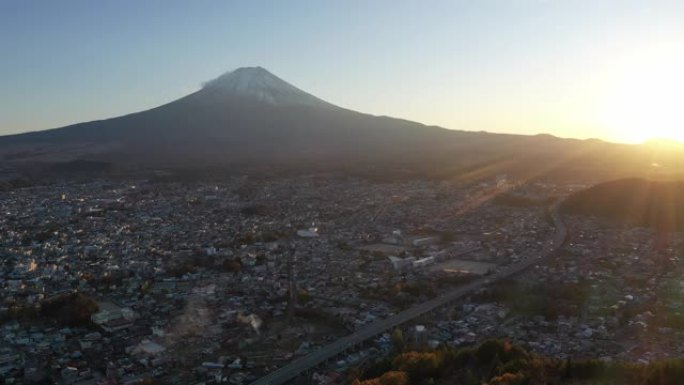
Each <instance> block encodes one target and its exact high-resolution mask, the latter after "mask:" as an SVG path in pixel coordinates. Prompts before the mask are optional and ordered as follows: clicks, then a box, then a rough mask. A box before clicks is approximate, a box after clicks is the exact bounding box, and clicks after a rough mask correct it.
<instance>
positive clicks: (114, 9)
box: [0, 0, 684, 141]
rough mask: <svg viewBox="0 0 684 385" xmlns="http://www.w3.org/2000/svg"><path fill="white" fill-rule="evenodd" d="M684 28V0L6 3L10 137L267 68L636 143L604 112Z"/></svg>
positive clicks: (409, 111) (373, 107) (443, 108)
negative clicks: (240, 70)
mask: <svg viewBox="0 0 684 385" xmlns="http://www.w3.org/2000/svg"><path fill="white" fill-rule="evenodd" d="M682 24H684V2H681V1H646V0H644V1H630V0H614V1H610V0H604V1H601V0H590V1H584V0H565V1H564V0H546V1H544V0H448V1H447V0H445V1H439V0H422V1H417V0H416V1H401V0H373V1H369V0H364V1H360V0H339V1H334V0H329V1H320V0H311V1H297V0H293V1H282V0H279V1H260V0H252V1H205V0H196V1H177V0H149V1H142V0H135V1H132V0H120V1H92V0H87V1H86V0H64V1H38V0H0V52H2V56H1V57H2V60H0V74H2V75H0V134H4V133H14V132H22V131H27V130H37V129H45V128H52V127H59V126H63V125H66V124H70V123H76V122H80V121H87V120H93V119H101V118H107V117H112V116H117V115H121V114H125V113H129V112H134V111H139V110H144V109H147V108H151V107H154V106H157V105H160V104H163V103H166V102H169V101H172V100H174V99H176V98H179V97H181V96H183V95H185V94H187V93H190V92H192V91H194V90H196V89H198V88H199V87H200V85H201V83H202V82H204V81H207V80H210V79H212V78H214V77H216V76H218V75H220V74H222V73H224V72H226V71H229V70H232V69H235V68H238V67H241V66H254V65H260V66H263V67H265V68H267V69H269V70H270V71H271V72H273V73H274V74H276V75H278V76H280V77H281V78H283V79H285V80H287V81H289V82H290V83H292V84H294V85H296V86H298V87H300V88H302V89H304V90H305V91H308V92H310V93H313V94H315V95H317V96H319V97H321V98H323V99H325V100H328V101H330V102H332V103H335V104H338V105H340V106H343V107H347V108H351V109H355V110H359V111H363V112H368V113H373V114H378V115H390V116H397V117H401V118H406V119H411V120H416V121H420V122H423V123H427V124H437V125H441V126H444V127H448V128H455V129H467V130H487V131H494V132H515V133H526V134H535V133H540V132H546V133H552V134H556V135H560V136H573V137H602V138H606V139H611V140H625V141H628V140H637V139H642V136H644V135H641V134H640V135H631V136H630V135H627V134H626V133H625V131H628V130H632V131H634V130H644V131H647V130H648V128H646V127H644V128H641V127H631V128H630V127H628V126H627V125H625V124H624V123H619V122H620V121H621V120H620V119H617V118H615V117H613V118H611V119H612V120H611V119H605V115H606V114H608V113H612V114H613V115H616V114H618V115H619V113H616V112H615V111H618V112H619V111H622V110H624V109H631V108H633V106H634V105H643V104H644V101H643V100H639V99H637V100H623V99H621V96H619V93H624V92H625V90H627V92H630V91H634V94H643V93H646V91H644V88H643V86H640V87H642V88H641V89H635V87H636V86H635V85H633V84H632V83H633V79H634V78H635V77H636V78H639V79H645V80H647V79H648V77H649V74H651V73H653V72H659V71H658V69H659V68H660V67H661V66H662V65H663V63H665V62H668V63H671V62H672V61H675V62H676V61H677V60H679V59H680V55H679V52H680V50H681V52H684V50H683V49H682V42H684V33H683V32H682V31H683V29H682V27H681V25H682ZM681 57H682V58H684V54H683V55H681ZM649 58H651V59H652V58H655V59H653V60H650V59H649ZM647 59H649V60H647ZM642 62H643V63H647V64H644V65H641V66H636V67H634V66H633V65H632V63H642ZM668 75H669V74H668ZM672 76H677V75H676V74H675V73H674V70H673V74H672ZM626 79H627V80H626ZM629 79H632V80H629ZM645 80H644V81H642V82H641V83H646V81H645ZM641 83H638V84H641ZM663 83H667V81H666V80H664V81H663ZM661 86H662V87H665V88H667V87H669V86H668V85H667V84H662V85H661ZM649 91H655V92H656V93H660V89H659V88H656V89H654V90H649ZM669 91H671V90H669V89H667V90H665V91H663V92H669ZM667 95H670V96H671V94H669V93H668V94H667ZM611 98H612V99H611ZM629 103H631V104H629ZM611 108H612V110H611ZM649 108H651V109H654V108H657V107H649ZM606 111H608V112H606ZM611 111H612V112H611ZM646 112H648V113H651V112H658V111H646ZM646 112H644V113H643V114H642V115H647V114H646ZM664 114H665V116H669V115H667V113H666V112H665V113H664ZM661 115H663V113H661ZM672 116H673V118H672V119H675V118H674V116H675V114H672ZM672 119H669V120H667V119H666V123H667V124H669V123H672V124H679V123H680V122H670V120H672ZM628 120H629V119H628ZM642 120H647V118H644V119H642ZM631 121H634V119H631ZM607 122H608V123H607ZM615 122H617V123H615ZM621 124H622V126H621ZM673 127H674V126H673ZM663 130H664V129H663ZM667 130H670V131H672V130H674V128H668V129H667ZM670 131H663V134H665V135H667V134H668V133H669V132H670ZM682 131H684V128H683V129H682ZM656 133H658V132H656Z"/></svg>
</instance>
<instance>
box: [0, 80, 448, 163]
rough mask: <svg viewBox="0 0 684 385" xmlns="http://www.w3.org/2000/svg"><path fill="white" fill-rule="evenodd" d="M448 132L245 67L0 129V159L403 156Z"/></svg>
mask: <svg viewBox="0 0 684 385" xmlns="http://www.w3.org/2000/svg"><path fill="white" fill-rule="evenodd" d="M456 136H458V133H457V132H455V131H451V130H446V129H443V128H438V127H430V126H424V125H422V124H419V123H414V122H409V121H405V120H400V119H393V118H388V117H378V116H372V115H367V114H362V113H358V112H355V111H351V110H347V109H344V108H341V107H337V106H335V105H333V104H330V103H328V102H326V101H323V100H321V99H319V98H317V97H315V96H313V95H311V94H308V93H306V92H304V91H302V90H300V89H298V88H297V87H295V86H293V85H291V84H289V83H287V82H286V81H284V80H282V79H280V78H278V77H277V76H275V75H273V74H272V73H270V72H269V71H267V70H266V69H264V68H261V67H246V68H239V69H237V70H235V71H232V72H228V73H226V74H224V75H221V76H219V77H218V78H216V79H214V80H212V81H209V82H207V83H205V84H204V86H203V87H202V88H201V89H200V90H199V91H197V92H194V93H192V94H190V95H187V96H185V97H183V98H181V99H178V100H175V101H173V102H171V103H168V104H165V105H162V106H159V107H156V108H152V109H150V110H147V111H142V112H137V113H133V114H129V115H125V116H120V117H116V118H111V119H106V120H98V121H92V122H86V123H79V124H74V125H70V126H66V127H61V128H56V129H50V130H45V131H36V132H29V133H24V134H18V135H10V136H5V137H0V159H4V160H6V161H12V162H21V161H24V162H29V161H31V162H51V161H61V162H64V161H73V160H97V161H106V162H112V163H117V164H124V165H142V166H155V167H156V166H189V165H201V166H205V165H226V164H235V163H240V164H246V163H275V164H282V162H289V161H297V162H340V161H342V162H345V161H352V162H356V161H366V160H392V159H403V160H405V159H407V158H422V157H425V156H430V154H434V153H435V150H440V151H441V150H445V149H447V148H448V147H449V143H451V144H452V145H453V144H454V142H453V141H451V140H448V139H451V138H455V137H456Z"/></svg>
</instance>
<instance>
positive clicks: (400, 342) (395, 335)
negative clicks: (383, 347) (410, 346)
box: [391, 328, 406, 353]
mask: <svg viewBox="0 0 684 385" xmlns="http://www.w3.org/2000/svg"><path fill="white" fill-rule="evenodd" d="M391 342H392V349H394V351H395V352H397V353H401V352H403V351H404V349H405V348H406V340H405V339H404V332H403V331H401V329H399V328H396V329H394V331H392V337H391Z"/></svg>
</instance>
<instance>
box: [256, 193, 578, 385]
mask: <svg viewBox="0 0 684 385" xmlns="http://www.w3.org/2000/svg"><path fill="white" fill-rule="evenodd" d="M551 218H552V219H553V222H554V226H555V228H556V231H555V234H554V236H553V238H552V239H551V240H550V241H549V242H548V243H547V245H546V246H545V247H544V249H543V250H542V251H541V253H540V255H539V256H538V257H536V258H535V257H534V256H530V257H528V258H526V259H525V260H523V261H522V262H519V263H517V264H515V265H512V266H509V267H508V268H507V269H505V270H503V271H500V272H497V273H495V274H492V275H489V276H486V277H484V278H481V279H478V280H476V281H473V282H471V283H468V284H466V285H463V286H460V287H458V288H456V289H454V290H452V291H450V292H448V293H444V294H442V295H440V296H438V297H436V298H433V299H431V300H429V301H427V302H423V303H421V304H419V305H416V306H413V307H411V308H409V309H407V310H404V311H402V312H400V313H398V314H395V315H393V316H391V317H388V318H386V319H383V320H380V321H376V322H374V323H372V324H369V325H367V326H364V327H363V328H361V329H359V330H357V331H356V332H354V333H352V334H350V335H348V336H345V337H342V338H340V339H338V340H336V341H335V342H332V343H330V344H329V345H326V346H323V347H322V348H320V349H318V350H316V351H315V352H312V353H310V354H308V355H306V356H304V357H301V358H298V359H295V360H294V361H292V362H291V363H289V364H287V365H285V366H283V367H282V368H280V369H277V370H275V371H273V372H271V373H269V374H267V375H265V376H264V377H261V378H260V379H258V380H256V381H254V382H252V384H251V385H281V384H283V383H285V382H287V381H290V380H292V379H294V378H295V377H297V376H298V375H299V374H301V373H304V372H306V371H308V370H310V369H313V368H315V367H316V366H318V365H319V364H321V363H323V362H325V361H327V360H330V359H333V358H335V357H337V356H338V355H340V354H342V353H344V352H345V351H346V350H348V349H350V348H352V347H354V346H355V345H358V344H361V343H363V342H365V341H367V340H369V339H371V338H373V337H376V336H379V335H381V334H383V333H385V332H387V331H389V330H392V329H394V328H395V327H397V326H400V325H402V324H405V323H407V322H409V321H411V320H414V319H416V318H418V317H420V316H422V315H424V314H426V313H429V312H431V311H433V310H435V309H437V308H439V307H441V306H444V305H447V304H449V303H451V302H453V301H455V300H457V299H459V298H461V297H463V296H465V295H466V294H469V293H471V292H473V291H476V290H478V289H481V288H483V287H484V286H486V285H489V284H491V283H493V282H496V281H498V280H501V279H504V278H507V277H510V276H512V275H515V274H518V273H520V272H522V271H524V270H526V269H528V268H529V267H531V266H533V265H535V264H537V263H539V262H540V261H541V260H542V259H544V258H547V257H549V256H551V255H553V254H554V253H555V252H556V251H557V250H558V249H559V248H560V247H561V246H562V245H563V243H564V242H565V239H566V238H567V228H566V226H565V223H564V222H563V220H562V218H561V215H560V214H559V212H558V203H557V204H555V205H554V206H552V207H551Z"/></svg>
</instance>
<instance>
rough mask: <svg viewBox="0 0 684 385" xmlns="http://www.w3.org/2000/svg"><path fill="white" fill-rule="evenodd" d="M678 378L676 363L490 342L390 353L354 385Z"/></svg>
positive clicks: (632, 384) (610, 383) (646, 383)
mask: <svg viewBox="0 0 684 385" xmlns="http://www.w3.org/2000/svg"><path fill="white" fill-rule="evenodd" d="M682 378H684V360H681V359H680V360H670V361H659V362H656V363H649V364H631V363H622V362H605V361H600V360H559V359H554V358H547V357H541V356H538V355H535V354H533V353H530V352H528V351H527V350H525V349H524V348H521V347H519V346H515V345H512V344H510V343H509V342H506V341H499V340H490V341H486V342H484V343H482V344H481V345H480V346H478V347H472V348H461V349H454V348H440V349H437V350H422V351H401V352H396V353H395V354H393V355H391V356H390V357H388V358H387V359H385V360H383V361H381V362H379V363H377V364H374V365H372V366H370V367H369V368H366V370H364V371H361V372H360V373H359V379H356V380H354V385H419V384H435V383H437V384H456V385H481V384H487V385H522V384H540V385H541V384H574V385H580V384H582V385H584V384H595V385H650V384H658V385H675V384H681V383H682Z"/></svg>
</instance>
